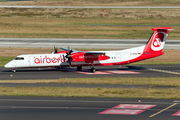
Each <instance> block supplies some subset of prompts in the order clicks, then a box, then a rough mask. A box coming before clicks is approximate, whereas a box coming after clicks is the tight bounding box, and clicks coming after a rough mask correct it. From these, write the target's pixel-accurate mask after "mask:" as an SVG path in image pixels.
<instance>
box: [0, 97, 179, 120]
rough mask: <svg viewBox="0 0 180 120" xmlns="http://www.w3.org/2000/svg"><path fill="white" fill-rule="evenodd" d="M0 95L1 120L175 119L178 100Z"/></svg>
mask: <svg viewBox="0 0 180 120" xmlns="http://www.w3.org/2000/svg"><path fill="white" fill-rule="evenodd" d="M140 100H141V102H138V99H125V98H124V99H123V98H76V97H15V96H14V97H11V96H9V97H7V96H0V116H1V119H3V120H6V119H8V120H10V119H14V120H24V119H26V120H32V119H34V120H50V119H53V120H60V119H61V120H119V119H122V120H179V119H180V114H179V112H180V110H179V108H180V100H166V99H162V100H158V99H140Z"/></svg>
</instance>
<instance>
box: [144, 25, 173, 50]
mask: <svg viewBox="0 0 180 120" xmlns="http://www.w3.org/2000/svg"><path fill="white" fill-rule="evenodd" d="M170 29H171V27H157V28H153V29H152V30H153V31H154V32H153V34H152V36H151V37H150V39H149V41H148V42H147V44H146V47H145V49H144V54H154V53H159V52H162V50H163V47H164V44H165V41H166V38H167V36H168V33H169V30H170Z"/></svg>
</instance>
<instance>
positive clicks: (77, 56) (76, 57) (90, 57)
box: [71, 53, 109, 63]
mask: <svg viewBox="0 0 180 120" xmlns="http://www.w3.org/2000/svg"><path fill="white" fill-rule="evenodd" d="M71 58H72V62H86V63H93V62H94V61H101V60H107V59H109V57H108V56H106V55H105V54H103V55H97V54H86V53H73V54H71Z"/></svg>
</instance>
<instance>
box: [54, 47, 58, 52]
mask: <svg viewBox="0 0 180 120" xmlns="http://www.w3.org/2000/svg"><path fill="white" fill-rule="evenodd" d="M57 49H58V48H56V47H55V45H54V54H56V53H58V52H57Z"/></svg>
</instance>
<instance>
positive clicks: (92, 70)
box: [77, 64, 96, 73]
mask: <svg viewBox="0 0 180 120" xmlns="http://www.w3.org/2000/svg"><path fill="white" fill-rule="evenodd" d="M90 67H91V72H92V73H95V72H96V69H95V68H94V66H93V64H92V66H90ZM81 70H82V66H77V71H81Z"/></svg>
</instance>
